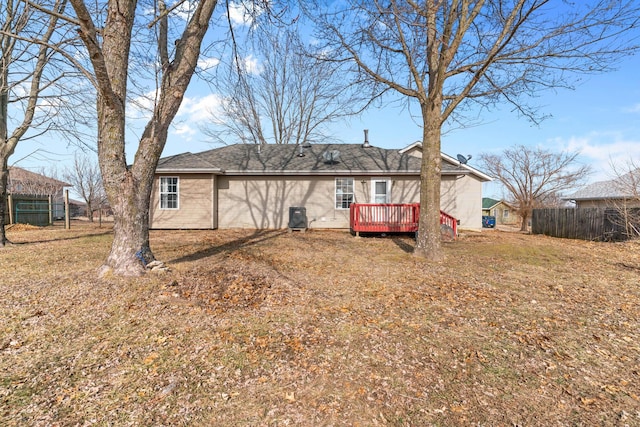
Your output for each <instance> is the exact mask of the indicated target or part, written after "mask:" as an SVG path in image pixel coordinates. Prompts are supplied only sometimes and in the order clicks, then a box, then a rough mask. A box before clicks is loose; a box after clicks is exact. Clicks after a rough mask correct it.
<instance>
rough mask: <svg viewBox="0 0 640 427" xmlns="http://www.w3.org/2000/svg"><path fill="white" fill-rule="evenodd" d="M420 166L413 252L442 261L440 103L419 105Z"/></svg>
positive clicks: (416, 254)
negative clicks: (420, 131)
mask: <svg viewBox="0 0 640 427" xmlns="http://www.w3.org/2000/svg"><path fill="white" fill-rule="evenodd" d="M421 109H422V118H423V128H422V167H421V170H420V222H419V226H418V237H417V239H416V248H415V250H414V255H415V256H418V257H424V258H427V259H429V260H432V261H441V260H442V259H443V258H444V254H443V253H442V245H441V235H440V180H441V169H442V158H441V157H440V133H441V130H440V106H439V105H437V103H429V104H427V103H424V104H423V105H422V108H421Z"/></svg>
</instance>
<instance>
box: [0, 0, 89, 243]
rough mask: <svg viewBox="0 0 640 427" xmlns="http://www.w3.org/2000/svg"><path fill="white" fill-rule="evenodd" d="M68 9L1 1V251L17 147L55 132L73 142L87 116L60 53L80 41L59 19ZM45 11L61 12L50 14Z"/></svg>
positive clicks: (61, 3)
mask: <svg viewBox="0 0 640 427" xmlns="http://www.w3.org/2000/svg"><path fill="white" fill-rule="evenodd" d="M66 4H67V1H66V0H55V1H53V0H52V1H46V0H43V1H33V2H25V1H14V0H4V1H2V2H0V167H1V170H0V246H4V245H5V244H6V242H7V238H6V234H5V223H4V222H5V212H6V211H7V203H6V202H7V179H8V174H9V169H8V165H9V157H10V156H11V155H12V154H13V153H14V151H15V149H16V146H17V145H18V143H19V142H20V141H26V140H28V139H33V138H35V137H37V136H40V135H42V134H44V133H46V132H50V131H57V132H58V133H59V134H64V135H65V137H66V136H69V137H72V136H73V135H74V134H75V132H74V125H75V121H76V120H79V119H82V117H83V116H82V114H81V112H82V110H81V108H75V107H76V106H78V105H79V104H81V103H79V102H78V97H77V95H78V88H79V87H81V84H80V83H78V82H76V83H75V84H74V85H71V84H69V82H70V81H71V80H74V79H75V78H76V77H77V72H75V71H74V70H70V69H69V67H68V66H67V65H65V64H63V63H61V54H60V51H61V50H63V49H65V48H66V46H68V45H69V44H70V43H72V42H73V39H74V38H75V37H76V35H75V33H74V32H73V28H72V27H69V26H67V25H65V22H61V21H60V19H59V16H60V15H61V14H62V13H63V12H64V10H65V6H66ZM44 7H47V8H49V9H50V10H52V11H54V12H55V13H54V14H49V13H44V12H43V11H42V10H41V8H44ZM72 87H73V89H72ZM71 112H72V113H71Z"/></svg>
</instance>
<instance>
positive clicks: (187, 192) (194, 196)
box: [149, 174, 217, 229]
mask: <svg viewBox="0 0 640 427" xmlns="http://www.w3.org/2000/svg"><path fill="white" fill-rule="evenodd" d="M161 176H177V177H178V209H160V177H161ZM216 179H217V177H216V176H215V175H211V174H162V175H156V176H155V177H154V180H153V190H152V192H151V206H150V212H149V215H150V221H151V228H166V229H198V228H200V229H211V228H217V224H216V218H215V215H214V212H215V211H216V205H215V201H216V198H215V189H216Z"/></svg>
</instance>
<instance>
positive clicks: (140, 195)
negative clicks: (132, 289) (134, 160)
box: [101, 174, 154, 276]
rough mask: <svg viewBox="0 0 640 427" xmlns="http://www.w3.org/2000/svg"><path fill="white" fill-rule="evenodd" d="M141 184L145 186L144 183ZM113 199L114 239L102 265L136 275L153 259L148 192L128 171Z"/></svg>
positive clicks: (127, 274) (121, 273) (104, 267)
mask: <svg viewBox="0 0 640 427" xmlns="http://www.w3.org/2000/svg"><path fill="white" fill-rule="evenodd" d="M143 187H144V186H143ZM120 188H121V191H120V194H119V195H118V196H117V197H116V198H112V199H111V200H113V202H114V203H113V205H112V208H113V215H114V224H113V243H112V244H111V252H110V253H109V256H108V257H107V260H106V261H105V264H104V265H103V267H102V269H101V273H102V274H104V273H106V272H107V271H109V270H110V269H113V271H114V272H116V273H117V274H120V275H125V276H135V275H140V274H142V273H143V272H144V265H145V264H146V263H148V262H150V261H152V260H153V259H154V256H153V253H152V252H151V248H150V246H149V195H148V194H149V192H148V191H145V190H144V188H140V189H139V187H137V186H136V180H134V179H133V177H132V176H131V175H130V174H128V176H127V177H126V179H125V180H124V181H123V183H122V184H121V186H120Z"/></svg>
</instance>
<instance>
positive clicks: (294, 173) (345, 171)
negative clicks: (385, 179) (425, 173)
mask: <svg viewBox="0 0 640 427" xmlns="http://www.w3.org/2000/svg"><path fill="white" fill-rule="evenodd" d="M224 175H242V176H260V175H262V176H273V175H277V176H280V175H282V176H285V175H292V176H335V175H367V176H380V175H403V176H415V175H420V171H419V170H408V171H390V170H375V171H371V170H367V171H365V170H350V169H335V170H287V171H283V170H226V171H224Z"/></svg>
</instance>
